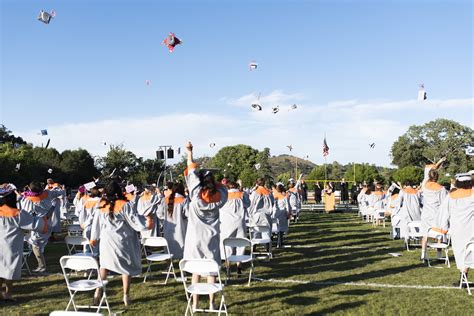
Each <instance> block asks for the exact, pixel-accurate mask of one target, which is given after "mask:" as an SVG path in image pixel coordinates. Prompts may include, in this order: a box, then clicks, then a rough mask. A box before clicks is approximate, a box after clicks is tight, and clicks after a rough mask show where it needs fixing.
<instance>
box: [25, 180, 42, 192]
mask: <svg viewBox="0 0 474 316" xmlns="http://www.w3.org/2000/svg"><path fill="white" fill-rule="evenodd" d="M28 187H29V189H30V191H32V192H35V193H41V192H43V186H42V185H41V183H39V182H38V181H31V183H30V184H29V185H28Z"/></svg>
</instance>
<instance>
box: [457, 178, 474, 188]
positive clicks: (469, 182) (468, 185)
mask: <svg viewBox="0 0 474 316" xmlns="http://www.w3.org/2000/svg"><path fill="white" fill-rule="evenodd" d="M454 185H455V186H456V188H457V189H471V188H472V180H467V181H459V180H456V183H455V184H454Z"/></svg>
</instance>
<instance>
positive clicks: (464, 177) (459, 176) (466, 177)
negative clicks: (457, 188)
mask: <svg viewBox="0 0 474 316" xmlns="http://www.w3.org/2000/svg"><path fill="white" fill-rule="evenodd" d="M454 178H455V179H456V180H457V181H460V182H464V181H471V180H472V176H471V173H470V172H466V173H458V174H457V175H456V176H454Z"/></svg>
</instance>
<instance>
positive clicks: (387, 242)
mask: <svg viewBox="0 0 474 316" xmlns="http://www.w3.org/2000/svg"><path fill="white" fill-rule="evenodd" d="M391 252H399V253H401V254H402V256H401V257H392V256H391V255H389V253H391ZM65 253H66V247H65V245H64V244H62V243H54V244H51V245H49V246H48V248H47V252H46V256H47V258H48V264H49V267H48V268H49V270H50V271H52V272H53V273H52V274H51V275H48V276H44V277H28V278H27V277H25V278H24V279H23V280H21V281H20V282H17V283H16V285H15V297H16V299H17V300H18V301H17V303H16V304H14V305H12V304H6V303H0V308H1V309H0V313H1V314H5V315H6V314H8V315H11V314H22V315H24V314H48V313H49V312H51V311H53V310H62V309H65V307H66V304H67V301H68V299H69V296H68V293H67V290H66V286H65V283H64V280H63V277H62V275H61V274H59V273H60V268H59V257H60V256H61V255H64V254H65ZM274 255H275V256H274V259H272V260H271V261H269V262H268V261H258V262H257V263H256V271H255V272H256V273H255V277H256V278H259V279H263V280H270V279H272V280H273V282H271V281H253V282H252V284H251V286H250V287H247V286H246V285H245V280H244V279H241V280H231V281H230V283H229V285H228V286H227V287H226V288H225V295H226V301H227V306H228V310H229V312H230V313H231V314H287V315H302V314H328V313H335V314H353V315H363V314H365V315H367V314H369V315H375V314H377V315H379V314H386V315H423V314H428V313H429V314H431V315H443V314H447V313H449V314H451V315H472V314H473V311H474V297H473V296H468V295H467V291H466V290H459V289H456V288H454V287H453V288H452V289H413V288H386V287H373V286H364V285H363V284H361V283H376V284H391V285H415V286H416V285H428V286H452V284H453V283H454V282H457V281H458V280H459V272H458V270H457V269H456V268H455V264H454V258H451V259H452V267H451V268H450V269H448V268H447V267H445V266H444V265H443V264H442V263H435V264H434V266H435V267H436V268H435V267H433V268H428V267H426V266H425V265H424V264H423V263H421V262H420V261H419V250H416V251H412V252H407V251H405V250H404V247H403V243H402V242H401V241H399V240H395V241H394V240H391V239H390V238H389V228H388V226H387V228H382V227H375V228H374V227H372V226H371V225H369V224H366V223H362V222H361V221H360V219H359V218H358V217H357V216H356V215H355V214H353V213H336V214H316V213H310V212H305V213H303V214H302V216H301V220H300V222H299V223H298V224H294V225H292V226H291V227H290V234H289V236H288V239H287V248H285V249H282V250H279V249H274ZM434 255H435V254H434V253H433V254H432V256H434ZM31 259H32V258H30V263H31V266H33V267H34V266H35V264H34V260H31ZM162 267H163V266H160V265H156V266H154V270H155V271H158V270H159V269H160V268H162ZM175 267H177V264H175ZM161 278H163V275H161V274H159V273H155V274H153V278H151V279H149V282H147V283H145V284H144V283H142V282H141V281H142V279H139V278H134V279H133V283H132V289H131V297H132V300H133V302H132V305H131V306H130V307H128V308H126V307H125V306H124V305H123V303H122V292H121V280H120V278H119V277H115V278H113V279H111V280H110V283H109V285H108V287H107V291H108V295H109V302H110V303H111V307H112V310H113V311H114V312H125V313H127V314H142V315H158V314H159V315H177V314H184V311H185V307H186V301H185V295H184V290H183V286H182V283H178V282H175V281H174V280H171V281H170V282H169V283H168V285H157V284H156V282H157V281H161V280H162V279H161ZM278 280H280V281H281V280H294V281H299V283H297V282H292V283H282V282H275V281H278ZM348 282H355V283H358V284H355V285H345V284H343V283H348ZM79 298H80V299H79V302H81V303H84V304H88V303H90V302H91V300H92V294H81V295H80V296H79ZM206 303H207V300H203V302H202V304H203V306H204V305H205V304H206Z"/></svg>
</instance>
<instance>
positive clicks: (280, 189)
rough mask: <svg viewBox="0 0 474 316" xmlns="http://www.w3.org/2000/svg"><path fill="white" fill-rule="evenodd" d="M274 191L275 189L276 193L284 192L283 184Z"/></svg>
mask: <svg viewBox="0 0 474 316" xmlns="http://www.w3.org/2000/svg"><path fill="white" fill-rule="evenodd" d="M276 189H277V191H278V192H280V193H283V192H285V191H286V190H285V186H284V185H283V184H279V185H277V186H276Z"/></svg>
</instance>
